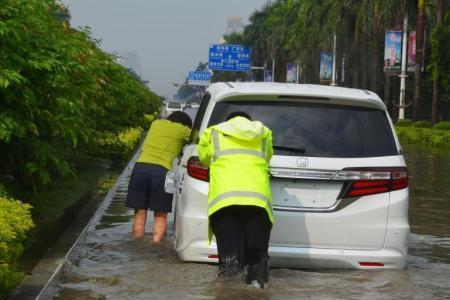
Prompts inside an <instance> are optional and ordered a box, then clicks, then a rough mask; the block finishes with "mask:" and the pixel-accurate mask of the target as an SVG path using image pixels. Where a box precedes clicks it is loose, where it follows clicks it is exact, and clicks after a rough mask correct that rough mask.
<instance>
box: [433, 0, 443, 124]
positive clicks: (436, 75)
mask: <svg viewBox="0 0 450 300" xmlns="http://www.w3.org/2000/svg"><path fill="white" fill-rule="evenodd" d="M444 4H445V3H444V0H438V5H437V16H436V32H437V30H439V28H440V27H441V26H442V23H443V22H444ZM434 48H435V47H433V50H432V51H433V52H435V51H436V49H434ZM432 55H436V53H433V54H432ZM436 67H437V66H434V68H436ZM433 71H434V72H433V100H432V104H431V123H433V124H436V123H437V122H439V102H440V101H439V96H440V95H439V79H440V78H439V72H438V71H437V70H433Z"/></svg>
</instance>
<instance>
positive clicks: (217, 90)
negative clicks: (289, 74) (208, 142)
mask: <svg viewBox="0 0 450 300" xmlns="http://www.w3.org/2000/svg"><path fill="white" fill-rule="evenodd" d="M208 91H209V92H210V93H211V100H212V101H216V102H217V101H221V100H224V99H226V98H230V97H234V98H239V96H250V95H259V96H271V97H275V98H289V99H290V100H291V101H295V100H296V99H295V98H296V97H298V98H299V100H305V99H306V98H307V97H309V98H311V99H314V98H315V99H319V100H325V101H329V100H333V101H332V102H333V103H337V104H348V105H357V106H367V107H373V108H377V109H381V110H386V106H385V105H384V103H383V101H381V99H380V97H378V95H377V94H375V93H373V92H371V91H367V90H361V89H353V88H345V87H337V86H328V85H319V84H296V83H278V82H219V83H213V84H211V85H210V86H209V88H208ZM320 102H322V101H320Z"/></svg>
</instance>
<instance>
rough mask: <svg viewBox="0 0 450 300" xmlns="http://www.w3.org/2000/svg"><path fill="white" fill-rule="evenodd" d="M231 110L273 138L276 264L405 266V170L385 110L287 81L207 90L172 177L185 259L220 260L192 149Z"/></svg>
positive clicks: (364, 94)
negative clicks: (265, 129) (210, 233)
mask: <svg viewBox="0 0 450 300" xmlns="http://www.w3.org/2000/svg"><path fill="white" fill-rule="evenodd" d="M233 111H244V112H246V113H247V114H248V115H249V116H250V117H251V118H252V120H258V121H261V122H262V123H263V124H264V125H266V126H267V127H269V128H270V129H271V130H272V132H273V148H274V156H273V158H272V160H271V161H270V175H271V190H272V196H273V203H274V206H273V208H274V216H275V224H274V227H273V229H272V232H271V238H270V248H269V255H270V263H271V265H272V266H282V267H299V268H356V269H380V268H384V269H391V268H395V269H401V268H404V267H405V265H406V257H407V248H408V238H409V223H408V199H409V194H408V193H409V189H408V172H407V169H406V163H405V160H404V158H403V155H402V149H401V146H400V144H399V142H398V139H397V136H396V134H395V130H394V126H393V124H392V121H391V119H390V117H389V115H388V113H387V112H386V107H385V105H384V104H383V102H382V101H381V100H380V98H379V97H378V96H377V95H376V94H374V93H372V92H369V91H366V90H358V89H349V88H341V87H330V86H323V85H306V84H304V85H302V84H284V83H234V82H233V83H216V84H212V85H211V86H210V87H209V88H208V90H207V91H206V93H205V95H204V98H203V100H202V103H201V106H200V108H199V111H198V113H197V116H196V119H195V122H194V125H193V131H192V136H191V139H190V143H189V145H187V146H186V147H185V148H184V150H183V153H182V155H181V158H180V159H179V161H178V164H176V166H175V168H174V171H173V173H172V174H171V176H172V178H173V179H174V199H175V249H176V252H177V254H178V256H179V258H180V259H181V260H183V261H197V262H217V261H218V256H217V250H216V244H215V242H214V241H213V242H212V243H211V245H208V228H207V226H208V220H207V195H208V185H209V184H208V180H209V173H208V170H207V169H206V168H204V167H203V166H202V164H201V163H200V162H199V160H198V156H197V155H198V154H197V143H198V141H199V136H200V135H201V133H202V132H203V131H204V130H205V129H206V128H207V127H209V126H212V125H215V124H218V123H221V122H223V121H225V118H226V116H227V115H229V113H231V112H233Z"/></svg>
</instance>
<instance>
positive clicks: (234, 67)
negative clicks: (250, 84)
mask: <svg viewBox="0 0 450 300" xmlns="http://www.w3.org/2000/svg"><path fill="white" fill-rule="evenodd" d="M251 52H252V49H251V47H248V46H243V45H230V44H217V45H210V46H209V69H211V70H218V71H242V72H248V71H250V69H251V66H252V64H251Z"/></svg>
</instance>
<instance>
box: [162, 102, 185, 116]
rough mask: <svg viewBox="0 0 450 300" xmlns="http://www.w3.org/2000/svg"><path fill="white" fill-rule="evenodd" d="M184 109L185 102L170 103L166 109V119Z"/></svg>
mask: <svg viewBox="0 0 450 300" xmlns="http://www.w3.org/2000/svg"><path fill="white" fill-rule="evenodd" d="M183 108H184V102H177V101H168V102H167V104H166V106H165V107H164V117H167V116H169V115H170V114H171V113H173V112H174V111H177V110H178V111H182V110H183Z"/></svg>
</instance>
